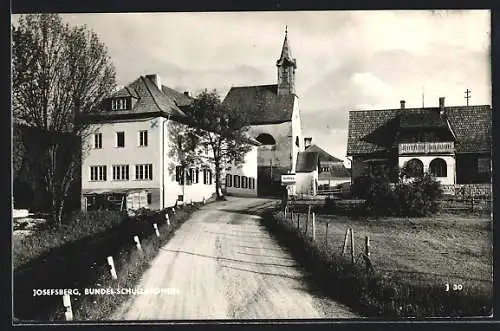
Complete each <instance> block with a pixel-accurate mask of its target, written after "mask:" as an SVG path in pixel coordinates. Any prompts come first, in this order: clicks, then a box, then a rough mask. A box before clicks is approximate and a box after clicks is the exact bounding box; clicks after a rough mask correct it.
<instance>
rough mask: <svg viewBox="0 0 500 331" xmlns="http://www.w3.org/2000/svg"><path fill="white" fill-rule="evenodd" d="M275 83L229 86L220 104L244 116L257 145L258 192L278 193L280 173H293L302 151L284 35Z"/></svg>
mask: <svg viewBox="0 0 500 331" xmlns="http://www.w3.org/2000/svg"><path fill="white" fill-rule="evenodd" d="M276 68H277V84H273V85H257V86H241V87H232V88H231V89H230V90H229V92H228V94H227V95H226V97H225V98H224V101H223V104H224V105H226V106H227V107H230V108H233V109H237V110H238V111H239V112H241V113H243V114H245V115H246V116H247V119H248V122H249V123H250V128H249V131H248V132H249V134H250V136H251V137H252V138H254V139H256V140H257V141H259V142H260V143H261V146H260V147H259V148H258V157H257V160H258V176H257V177H258V185H257V186H258V194H259V195H279V194H282V193H281V192H282V188H281V182H280V181H281V175H282V174H287V173H295V165H296V162H297V154H298V152H300V151H303V150H304V145H303V140H302V124H301V119H300V110H299V100H298V97H297V94H296V91H295V71H296V69H297V64H296V60H295V59H294V58H293V57H292V53H291V50H290V46H289V44H288V36H287V33H285V39H284V41H283V45H282V48H281V54H280V57H279V59H278V60H277V61H276Z"/></svg>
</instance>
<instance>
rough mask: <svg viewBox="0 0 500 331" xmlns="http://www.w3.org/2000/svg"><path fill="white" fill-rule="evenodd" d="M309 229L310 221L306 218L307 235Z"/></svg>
mask: <svg viewBox="0 0 500 331" xmlns="http://www.w3.org/2000/svg"><path fill="white" fill-rule="evenodd" d="M308 227H309V220H308V219H307V218H306V231H305V232H304V233H305V234H306V235H307V228H308Z"/></svg>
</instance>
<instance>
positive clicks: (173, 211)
mask: <svg viewBox="0 0 500 331" xmlns="http://www.w3.org/2000/svg"><path fill="white" fill-rule="evenodd" d="M172 213H173V214H174V215H175V208H174V207H172Z"/></svg>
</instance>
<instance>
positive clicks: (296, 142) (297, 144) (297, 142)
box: [295, 137, 300, 147]
mask: <svg viewBox="0 0 500 331" xmlns="http://www.w3.org/2000/svg"><path fill="white" fill-rule="evenodd" d="M299 144H300V142H299V137H295V146H297V147H300V146H299Z"/></svg>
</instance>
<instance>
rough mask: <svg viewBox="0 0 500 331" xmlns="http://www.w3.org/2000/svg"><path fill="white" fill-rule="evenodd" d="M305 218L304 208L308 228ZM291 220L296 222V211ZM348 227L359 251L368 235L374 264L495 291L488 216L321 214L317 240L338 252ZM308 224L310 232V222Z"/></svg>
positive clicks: (402, 274) (393, 272) (403, 274)
mask: <svg viewBox="0 0 500 331" xmlns="http://www.w3.org/2000/svg"><path fill="white" fill-rule="evenodd" d="M288 220H290V216H288ZM305 220H306V215H305V214H300V216H299V221H300V229H301V231H305V229H306V224H305V223H306V221H305ZM293 222H294V224H297V214H294V219H293ZM326 223H328V240H327V241H326ZM349 227H351V228H352V229H353V231H354V239H355V240H354V241H355V255H356V256H357V255H358V254H359V253H360V252H363V251H364V238H365V236H369V237H370V253H371V256H370V258H371V260H372V263H373V266H374V268H375V269H376V270H377V271H379V272H381V273H382V274H385V275H388V276H390V277H391V278H393V279H394V280H397V281H398V282H399V281H402V282H408V283H411V284H419V283H420V284H424V285H425V284H433V285H438V286H442V287H443V290H444V289H445V286H446V285H445V284H450V286H453V284H457V285H458V284H461V285H462V287H463V291H464V292H471V293H477V292H480V293H484V294H490V293H491V292H492V287H493V276H492V268H493V248H492V222H491V219H490V218H489V217H488V216H474V215H462V216H460V215H445V214H443V215H438V216H433V217H426V218H411V219H405V218H396V217H393V218H380V219H378V220H375V219H367V218H366V217H365V218H352V217H347V216H332V215H328V216H322V215H319V216H317V217H316V241H317V242H318V243H319V244H320V245H326V244H327V245H328V249H327V251H328V252H330V251H331V252H336V253H339V252H341V247H342V244H343V242H344V236H345V232H346V230H347V228H349ZM307 230H308V231H307V233H308V235H309V236H312V222H309V225H308V229H307ZM347 254H350V252H349V250H348V251H347Z"/></svg>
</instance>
